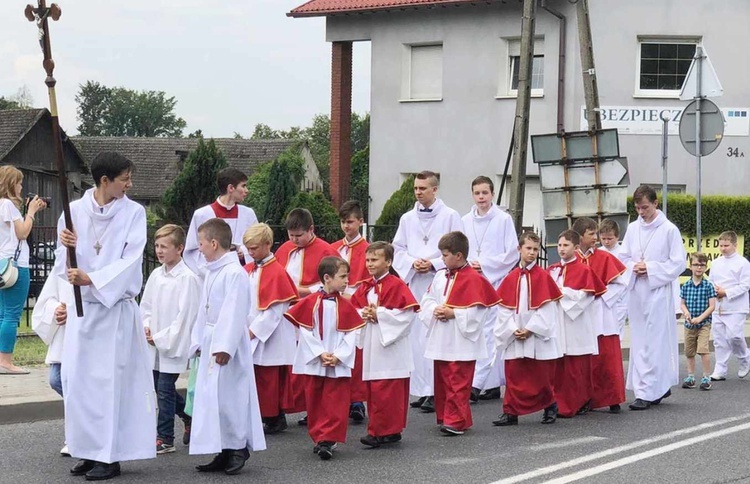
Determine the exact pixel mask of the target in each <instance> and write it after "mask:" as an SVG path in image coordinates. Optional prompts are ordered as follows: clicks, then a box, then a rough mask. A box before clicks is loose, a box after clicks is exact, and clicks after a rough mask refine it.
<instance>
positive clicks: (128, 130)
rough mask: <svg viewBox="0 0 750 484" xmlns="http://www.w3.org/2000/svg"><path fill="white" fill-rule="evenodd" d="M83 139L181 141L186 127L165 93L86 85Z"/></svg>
mask: <svg viewBox="0 0 750 484" xmlns="http://www.w3.org/2000/svg"><path fill="white" fill-rule="evenodd" d="M76 102H77V103H78V109H77V113H78V120H79V121H80V123H81V124H79V125H78V132H79V133H80V134H81V136H140V137H168V136H173V137H181V136H182V130H183V129H184V128H185V126H186V125H187V123H186V122H185V120H184V119H182V118H178V117H177V115H176V114H175V113H174V109H175V106H176V105H177V100H176V99H175V98H174V97H167V95H166V93H165V92H164V91H134V90H131V89H126V88H124V87H107V86H104V85H102V84H99V83H98V82H94V81H87V82H86V83H85V84H82V85H80V86H79V90H78V94H76Z"/></svg>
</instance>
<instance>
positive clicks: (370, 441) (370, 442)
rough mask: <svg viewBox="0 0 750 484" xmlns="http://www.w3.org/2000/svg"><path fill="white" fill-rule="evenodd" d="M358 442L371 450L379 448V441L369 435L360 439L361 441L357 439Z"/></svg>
mask: <svg viewBox="0 0 750 484" xmlns="http://www.w3.org/2000/svg"><path fill="white" fill-rule="evenodd" d="M359 441H360V442H362V444H363V445H366V446H367V447H372V448H373V449H376V448H378V447H380V439H379V438H377V437H375V436H373V435H370V434H367V435H366V436H365V437H362V438H361V439H359Z"/></svg>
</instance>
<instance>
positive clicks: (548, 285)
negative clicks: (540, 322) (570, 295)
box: [497, 264, 562, 310]
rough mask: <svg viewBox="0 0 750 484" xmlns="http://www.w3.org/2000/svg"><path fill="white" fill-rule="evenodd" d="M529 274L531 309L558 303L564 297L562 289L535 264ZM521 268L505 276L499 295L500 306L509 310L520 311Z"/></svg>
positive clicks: (527, 279)
mask: <svg viewBox="0 0 750 484" xmlns="http://www.w3.org/2000/svg"><path fill="white" fill-rule="evenodd" d="M525 272H527V277H526V283H527V284H528V289H529V291H528V294H529V301H528V302H529V309H539V308H540V307H541V306H542V305H544V304H545V303H548V302H550V301H557V300H558V299H560V298H561V297H562V292H560V288H559V287H557V284H556V283H555V281H554V280H553V279H552V277H550V275H549V274H547V272H546V271H545V270H544V269H542V268H541V267H539V265H538V264H535V265H534V267H532V268H531V270H529V271H525ZM521 273H522V272H521V268H520V267H516V268H515V269H513V270H512V271H510V273H509V274H508V275H507V276H505V278H504V279H503V282H501V283H500V287H498V288H497V295H498V296H500V305H501V306H503V307H506V308H508V309H516V310H517V309H518V303H519V301H518V298H519V297H520V295H521V291H520V284H521Z"/></svg>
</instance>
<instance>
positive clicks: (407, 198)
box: [375, 175, 415, 241]
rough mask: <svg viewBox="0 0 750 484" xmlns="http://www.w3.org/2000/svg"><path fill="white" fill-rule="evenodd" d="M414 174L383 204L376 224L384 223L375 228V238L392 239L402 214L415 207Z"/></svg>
mask: <svg viewBox="0 0 750 484" xmlns="http://www.w3.org/2000/svg"><path fill="white" fill-rule="evenodd" d="M414 201H415V200H414V176H413V175H412V176H410V177H408V178H407V179H406V180H404V182H403V183H402V184H401V186H400V187H399V189H398V190H396V191H395V192H393V194H392V195H391V197H390V198H389V199H388V201H386V202H385V205H384V206H383V211H382V212H381V213H380V217H378V220H377V222H375V224H376V225H382V226H383V227H378V228H377V230H375V240H386V241H392V240H393V237H394V236H395V235H396V229H397V228H398V223H399V221H400V220H401V216H402V215H403V214H405V213H406V212H408V211H409V210H411V209H412V208H414Z"/></svg>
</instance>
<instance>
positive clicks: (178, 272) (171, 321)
mask: <svg viewBox="0 0 750 484" xmlns="http://www.w3.org/2000/svg"><path fill="white" fill-rule="evenodd" d="M200 297H201V280H200V279H199V278H198V276H196V275H195V274H194V273H193V272H192V271H191V270H190V269H189V268H188V267H187V265H185V262H184V261H182V260H181V261H180V262H178V263H177V264H176V265H175V266H174V267H173V268H172V270H171V271H169V272H167V269H166V267H164V266H163V265H162V266H160V267H157V268H156V269H154V271H153V272H152V273H151V275H150V276H149V278H148V281H147V282H146V288H145V289H144V290H143V297H142V298H141V318H142V319H143V327H144V328H149V329H150V330H151V337H152V338H153V340H154V344H153V345H148V349H149V355H150V360H151V363H152V368H153V369H154V370H156V371H158V372H161V373H173V374H174V373H182V372H183V371H186V370H187V363H188V357H189V356H190V354H189V352H190V334H191V333H192V331H193V325H194V324H195V319H196V318H197V316H198V303H199V302H200Z"/></svg>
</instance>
